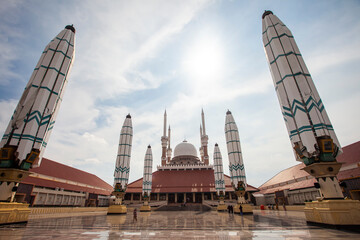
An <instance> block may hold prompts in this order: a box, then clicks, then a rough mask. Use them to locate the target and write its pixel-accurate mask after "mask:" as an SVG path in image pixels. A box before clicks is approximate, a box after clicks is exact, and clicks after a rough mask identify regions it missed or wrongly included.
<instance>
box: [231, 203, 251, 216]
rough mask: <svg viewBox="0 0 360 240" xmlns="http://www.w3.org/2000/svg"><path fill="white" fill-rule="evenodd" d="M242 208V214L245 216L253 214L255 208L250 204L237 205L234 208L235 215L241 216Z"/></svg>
mask: <svg viewBox="0 0 360 240" xmlns="http://www.w3.org/2000/svg"><path fill="white" fill-rule="evenodd" d="M240 206H242V212H243V214H253V207H252V205H250V204H247V203H246V204H239V203H238V204H236V206H235V207H234V213H237V214H241V213H240Z"/></svg>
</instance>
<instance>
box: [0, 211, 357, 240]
mask: <svg viewBox="0 0 360 240" xmlns="http://www.w3.org/2000/svg"><path fill="white" fill-rule="evenodd" d="M149 238H150V239H165V238H166V239H170V238H171V239H360V234H359V233H355V232H350V231H343V230H335V229H328V228H322V227H318V226H309V225H307V224H306V222H305V218H304V213H302V212H290V211H288V212H283V211H267V210H263V211H261V210H257V211H254V214H253V215H244V216H239V215H232V214H231V215H229V214H228V213H218V212H215V211H209V212H189V211H187V212H151V213H143V212H140V213H138V219H137V221H134V220H133V215H132V213H131V212H129V213H128V214H127V215H109V216H107V215H99V214H97V215H93V216H73V217H59V218H38V219H30V220H29V222H28V223H27V224H14V225H5V226H0V239H4V240H5V239H6V240H10V239H11V240H12V239H104V240H105V239H149Z"/></svg>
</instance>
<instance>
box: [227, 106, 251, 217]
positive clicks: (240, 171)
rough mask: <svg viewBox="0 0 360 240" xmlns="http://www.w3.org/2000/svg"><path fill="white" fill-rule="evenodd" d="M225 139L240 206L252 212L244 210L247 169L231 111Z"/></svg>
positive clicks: (232, 179) (228, 114)
mask: <svg viewBox="0 0 360 240" xmlns="http://www.w3.org/2000/svg"><path fill="white" fill-rule="evenodd" d="M225 138H226V146H227V150H228V157H229V171H230V175H231V182H232V185H233V187H234V190H235V193H236V195H237V197H238V205H239V206H240V205H242V206H243V211H244V212H245V211H249V212H252V209H251V208H249V209H248V210H246V209H245V208H244V206H245V205H244V204H246V201H245V194H246V187H247V185H246V176H245V168H244V163H243V158H242V152H241V146H240V137H239V131H238V128H237V126H236V123H235V120H234V117H233V115H232V114H231V112H230V111H229V110H228V111H227V112H226V120H225ZM239 206H237V207H239ZM236 211H238V210H237V209H236V210H235V212H236Z"/></svg>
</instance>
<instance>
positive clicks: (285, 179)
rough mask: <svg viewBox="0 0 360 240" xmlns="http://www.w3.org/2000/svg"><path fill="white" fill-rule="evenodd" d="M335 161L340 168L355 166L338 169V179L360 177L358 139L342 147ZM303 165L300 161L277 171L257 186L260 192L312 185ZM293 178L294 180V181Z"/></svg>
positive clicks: (313, 180)
mask: <svg viewBox="0 0 360 240" xmlns="http://www.w3.org/2000/svg"><path fill="white" fill-rule="evenodd" d="M337 161H338V162H341V163H343V165H342V168H345V169H346V167H353V166H357V167H355V168H352V169H348V170H340V172H339V174H338V179H339V180H343V179H347V178H354V177H360V164H359V163H360V141H359V142H356V143H353V144H350V145H348V146H345V147H343V154H341V155H340V156H339V157H338V158H337ZM303 167H305V164H303V163H300V164H297V165H295V166H293V167H290V168H287V169H285V170H283V171H281V172H279V173H278V174H276V175H275V176H274V177H272V178H271V179H270V180H268V181H267V182H265V183H264V184H262V185H261V186H260V187H259V189H260V193H262V194H267V193H273V192H276V191H281V190H284V189H289V190H295V189H301V188H308V187H313V186H314V182H315V179H314V178H313V177H312V176H310V175H309V174H308V173H306V172H305V171H303V170H301V168H303ZM295 179H296V182H294V180H295Z"/></svg>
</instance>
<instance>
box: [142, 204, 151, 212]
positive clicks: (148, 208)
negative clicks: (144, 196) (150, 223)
mask: <svg viewBox="0 0 360 240" xmlns="http://www.w3.org/2000/svg"><path fill="white" fill-rule="evenodd" d="M140 212H151V207H150V206H149V205H142V206H141V207H140Z"/></svg>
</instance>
